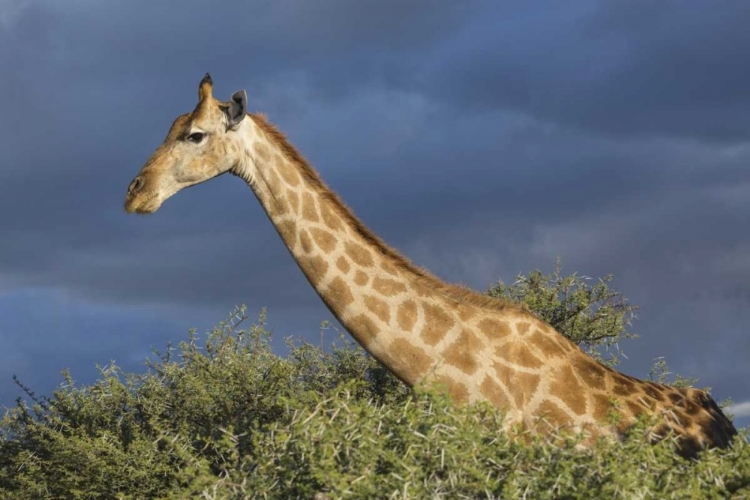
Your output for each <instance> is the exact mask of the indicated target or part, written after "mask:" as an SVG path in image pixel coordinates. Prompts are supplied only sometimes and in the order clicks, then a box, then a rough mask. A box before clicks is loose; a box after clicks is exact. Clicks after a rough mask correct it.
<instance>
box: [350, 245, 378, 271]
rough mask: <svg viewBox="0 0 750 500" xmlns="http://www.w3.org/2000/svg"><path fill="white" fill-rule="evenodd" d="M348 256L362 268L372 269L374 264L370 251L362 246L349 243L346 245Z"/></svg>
mask: <svg viewBox="0 0 750 500" xmlns="http://www.w3.org/2000/svg"><path fill="white" fill-rule="evenodd" d="M346 254H347V255H348V256H349V258H350V259H352V261H354V263H355V264H358V265H360V266H362V267H370V266H372V265H373V263H374V261H373V259H372V254H371V253H370V251H369V250H368V249H366V248H365V247H363V246H362V245H358V244H356V243H351V242H349V243H347V244H346Z"/></svg>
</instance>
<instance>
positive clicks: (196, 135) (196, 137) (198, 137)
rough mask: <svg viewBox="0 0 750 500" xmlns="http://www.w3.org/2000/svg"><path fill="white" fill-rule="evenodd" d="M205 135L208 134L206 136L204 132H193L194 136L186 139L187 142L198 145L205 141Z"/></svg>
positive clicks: (191, 135)
mask: <svg viewBox="0 0 750 500" xmlns="http://www.w3.org/2000/svg"><path fill="white" fill-rule="evenodd" d="M205 135H206V134H204V133H203V132H193V133H192V134H190V135H188V136H187V137H186V138H185V140H187V141H188V142H193V143H195V144H198V143H199V142H201V141H202V140H203V137H204V136H205Z"/></svg>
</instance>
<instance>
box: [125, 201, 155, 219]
mask: <svg viewBox="0 0 750 500" xmlns="http://www.w3.org/2000/svg"><path fill="white" fill-rule="evenodd" d="M161 205H162V201H161V200H160V199H159V197H158V196H150V197H148V198H146V199H144V198H143V197H138V196H135V197H132V198H126V199H125V211H126V212H127V213H129V214H132V213H137V214H141V215H146V214H152V213H154V212H156V211H157V210H159V208H160V207H161Z"/></svg>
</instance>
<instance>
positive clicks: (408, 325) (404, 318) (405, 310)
mask: <svg viewBox="0 0 750 500" xmlns="http://www.w3.org/2000/svg"><path fill="white" fill-rule="evenodd" d="M396 319H397V320H398V326H400V327H401V329H402V330H404V331H405V332H410V331H411V330H412V328H414V324H415V323H416V322H417V304H416V303H415V302H414V301H413V300H406V301H404V302H402V303H401V305H399V306H398V311H397V312H396Z"/></svg>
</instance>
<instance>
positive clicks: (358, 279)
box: [354, 270, 370, 286]
mask: <svg viewBox="0 0 750 500" xmlns="http://www.w3.org/2000/svg"><path fill="white" fill-rule="evenodd" d="M368 281H370V277H369V276H367V273H365V272H363V271H359V270H358V271H357V274H355V275H354V282H355V283H356V284H357V285H359V286H365V285H366V284H367V282H368Z"/></svg>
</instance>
